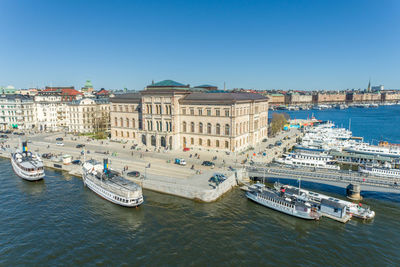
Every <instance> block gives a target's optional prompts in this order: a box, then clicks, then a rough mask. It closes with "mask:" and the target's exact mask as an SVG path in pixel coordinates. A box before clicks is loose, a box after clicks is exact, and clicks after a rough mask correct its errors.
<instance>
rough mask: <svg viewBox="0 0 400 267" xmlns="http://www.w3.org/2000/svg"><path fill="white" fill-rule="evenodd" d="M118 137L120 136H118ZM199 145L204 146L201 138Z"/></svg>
mask: <svg viewBox="0 0 400 267" xmlns="http://www.w3.org/2000/svg"><path fill="white" fill-rule="evenodd" d="M117 136H118V135H117ZM199 145H200V146H202V145H203V140H202V139H201V138H199Z"/></svg>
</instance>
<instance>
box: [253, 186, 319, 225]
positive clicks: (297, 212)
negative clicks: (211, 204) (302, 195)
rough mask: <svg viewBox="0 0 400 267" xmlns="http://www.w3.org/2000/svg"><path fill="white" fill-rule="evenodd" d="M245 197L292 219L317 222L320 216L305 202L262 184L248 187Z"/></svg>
mask: <svg viewBox="0 0 400 267" xmlns="http://www.w3.org/2000/svg"><path fill="white" fill-rule="evenodd" d="M246 197H247V198H248V199H250V200H252V201H254V202H256V203H258V204H261V205H263V206H265V207H268V208H270V209H273V210H276V211H280V212H282V213H285V214H288V215H291V216H294V217H298V218H302V219H306V220H319V218H320V216H321V215H320V213H318V212H317V211H316V209H314V208H313V207H312V206H311V204H310V203H308V202H307V201H301V200H299V199H297V198H296V197H294V196H288V195H286V194H285V192H284V191H278V190H274V189H269V188H267V187H265V185H264V184H260V183H257V184H254V185H252V186H249V187H248V191H247V192H246Z"/></svg>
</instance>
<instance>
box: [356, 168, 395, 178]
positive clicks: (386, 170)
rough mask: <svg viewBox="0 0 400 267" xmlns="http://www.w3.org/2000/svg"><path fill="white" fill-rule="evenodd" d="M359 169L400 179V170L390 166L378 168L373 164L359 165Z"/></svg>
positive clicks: (375, 174) (363, 171)
mask: <svg viewBox="0 0 400 267" xmlns="http://www.w3.org/2000/svg"><path fill="white" fill-rule="evenodd" d="M359 171H360V172H362V173H366V174H369V175H374V176H380V177H390V178H397V179H400V170H399V169H391V168H380V167H374V166H365V167H364V168H362V167H360V168H359Z"/></svg>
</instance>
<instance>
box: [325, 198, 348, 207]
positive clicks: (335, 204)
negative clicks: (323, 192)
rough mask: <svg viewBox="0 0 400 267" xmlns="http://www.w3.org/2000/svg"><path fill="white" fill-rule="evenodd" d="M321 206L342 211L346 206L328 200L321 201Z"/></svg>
mask: <svg viewBox="0 0 400 267" xmlns="http://www.w3.org/2000/svg"><path fill="white" fill-rule="evenodd" d="M321 205H325V206H330V207H334V208H338V209H343V208H344V207H345V206H346V205H345V204H343V203H339V202H336V201H332V200H329V199H322V200H321Z"/></svg>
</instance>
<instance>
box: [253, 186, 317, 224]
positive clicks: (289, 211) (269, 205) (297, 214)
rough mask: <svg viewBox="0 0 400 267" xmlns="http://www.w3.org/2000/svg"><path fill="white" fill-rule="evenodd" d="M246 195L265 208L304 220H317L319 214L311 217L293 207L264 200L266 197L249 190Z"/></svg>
mask: <svg viewBox="0 0 400 267" xmlns="http://www.w3.org/2000/svg"><path fill="white" fill-rule="evenodd" d="M246 197H247V198H248V199H250V200H252V201H254V202H256V203H257V204H260V205H263V206H265V207H267V208H270V209H273V210H276V211H279V212H282V213H285V214H287V215H291V216H294V217H297V218H301V219H305V220H318V219H319V216H316V217H313V216H310V215H309V214H308V213H306V212H298V211H296V210H294V209H293V208H289V207H282V206H280V205H278V204H277V203H274V202H272V201H269V200H266V199H262V198H260V197H258V196H256V195H254V194H252V193H251V192H246Z"/></svg>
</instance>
